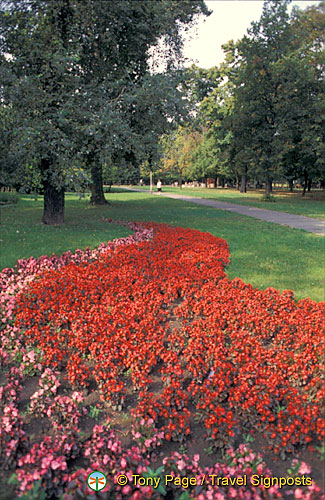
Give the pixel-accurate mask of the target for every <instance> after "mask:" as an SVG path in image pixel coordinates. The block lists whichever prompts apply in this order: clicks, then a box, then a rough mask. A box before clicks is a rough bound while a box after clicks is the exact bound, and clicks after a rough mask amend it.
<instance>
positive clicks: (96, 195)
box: [90, 163, 107, 205]
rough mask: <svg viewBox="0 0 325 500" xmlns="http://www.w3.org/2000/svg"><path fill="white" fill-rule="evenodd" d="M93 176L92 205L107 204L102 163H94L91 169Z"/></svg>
mask: <svg viewBox="0 0 325 500" xmlns="http://www.w3.org/2000/svg"><path fill="white" fill-rule="evenodd" d="M90 172H91V178H92V181H93V182H92V184H91V186H90V189H91V198H90V204H91V205H106V204H107V200H106V199H105V196H104V188H103V169H102V166H101V165H100V164H95V163H92V166H91V169H90Z"/></svg>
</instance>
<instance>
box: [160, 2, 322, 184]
mask: <svg viewBox="0 0 325 500" xmlns="http://www.w3.org/2000/svg"><path fill="white" fill-rule="evenodd" d="M288 4H289V1H287V0H282V1H281V2H279V1H274V0H270V1H267V2H265V3H264V7H263V12H262V16H261V18H260V20H259V21H258V22H255V23H252V25H251V28H250V29H249V30H248V34H247V35H246V36H244V37H243V38H242V39H241V40H239V41H238V42H237V43H234V42H233V41H230V42H229V43H227V44H226V45H224V50H225V53H226V58H225V63H223V64H221V65H220V67H216V68H212V69H210V70H203V69H200V68H196V67H195V66H193V67H192V68H191V69H190V70H189V72H188V78H187V92H188V95H189V96H190V98H191V99H192V102H193V105H194V109H196V111H195V112H194V113H193V119H192V123H191V124H190V125H188V126H187V127H184V126H181V127H179V128H178V130H176V131H173V133H172V134H171V135H169V136H166V137H164V138H163V140H162V149H163V161H162V170H163V171H164V172H169V173H171V172H174V175H175V176H177V177H179V178H180V177H181V176H185V177H186V178H187V179H191V180H193V179H205V178H207V177H214V178H216V177H219V178H221V180H225V179H228V180H229V179H230V180H231V182H234V180H235V181H237V184H238V185H239V184H240V189H241V191H243V192H244V191H246V185H247V181H248V180H251V181H252V180H254V181H257V182H259V183H264V184H265V188H266V194H269V193H270V192H271V190H272V182H273V181H275V180H280V179H281V180H284V179H285V180H286V181H287V182H288V183H289V185H290V186H291V188H292V186H293V183H294V181H299V182H301V183H302V184H303V186H304V190H303V192H305V190H306V188H308V186H310V184H311V182H312V181H321V182H323V183H324V181H325V174H324V41H325V40H324V33H325V30H324V28H325V3H324V2H321V3H320V4H319V5H318V6H314V7H309V8H307V9H306V10H304V11H300V10H298V9H294V10H293V12H292V14H291V18H290V17H289V15H288V12H287V8H288Z"/></svg>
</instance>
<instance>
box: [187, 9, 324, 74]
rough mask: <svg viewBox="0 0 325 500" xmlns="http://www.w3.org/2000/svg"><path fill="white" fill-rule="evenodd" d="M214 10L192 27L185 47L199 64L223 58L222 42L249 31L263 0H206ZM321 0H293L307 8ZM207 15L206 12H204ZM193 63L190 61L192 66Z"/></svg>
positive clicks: (213, 62)
mask: <svg viewBox="0 0 325 500" xmlns="http://www.w3.org/2000/svg"><path fill="white" fill-rule="evenodd" d="M205 3H206V4H207V6H208V8H209V10H212V11H213V13H212V14H211V15H210V17H208V18H205V20H204V19H202V20H201V21H199V23H198V24H197V27H196V28H194V29H192V30H191V31H190V35H191V36H192V37H194V38H193V40H190V39H189V38H190V36H188V41H187V42H186V44H185V47H184V55H185V56H186V57H188V58H192V59H194V60H196V61H194V62H195V63H196V64H197V65H198V66H200V67H202V68H210V67H211V66H216V65H218V64H220V63H221V62H222V61H223V58H224V53H223V50H222V48H221V45H223V44H224V43H226V42H228V40H232V39H233V40H238V39H239V38H241V37H242V36H243V35H245V33H246V31H247V28H249V26H250V24H251V22H252V21H257V20H258V19H259V18H260V16H261V13H262V7H263V0H206V2H205ZM318 4H319V1H309V0H304V1H294V2H292V3H291V4H290V7H289V10H290V11H291V8H292V6H293V5H297V6H298V7H300V8H301V9H305V8H306V7H309V6H310V5H318ZM202 17H203V18H204V16H202ZM190 64H191V63H188V64H187V66H189V65H190Z"/></svg>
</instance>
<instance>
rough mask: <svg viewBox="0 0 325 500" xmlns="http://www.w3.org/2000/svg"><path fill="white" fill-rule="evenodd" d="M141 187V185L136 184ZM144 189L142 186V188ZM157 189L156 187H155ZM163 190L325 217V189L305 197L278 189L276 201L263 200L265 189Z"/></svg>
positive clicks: (147, 187)
mask: <svg viewBox="0 0 325 500" xmlns="http://www.w3.org/2000/svg"><path fill="white" fill-rule="evenodd" d="M134 187H137V188H138V187H139V186H134ZM141 189H142V188H141ZM143 189H147V190H149V186H143ZM154 190H155V191H156V187H155V188H154ZM163 191H165V192H168V193H176V194H182V195H184V196H195V197H198V198H208V199H211V200H218V201H226V202H228V203H236V204H238V205H251V206H254V207H258V208H264V209H266V210H277V211H280V212H288V213H291V214H297V215H305V216H306V217H315V218H316V219H325V203H324V202H325V191H320V190H317V191H311V192H310V193H306V195H305V196H304V197H302V196H301V192H294V193H290V192H288V191H285V190H281V189H276V190H274V192H273V194H272V195H273V197H274V198H275V202H274V203H273V202H265V201H261V198H262V196H263V195H264V190H262V189H260V190H256V191H253V190H252V191H249V192H247V193H240V192H239V191H237V190H236V189H228V188H226V189H222V188H218V189H206V188H188V187H183V189H182V190H180V189H179V188H178V187H172V186H163Z"/></svg>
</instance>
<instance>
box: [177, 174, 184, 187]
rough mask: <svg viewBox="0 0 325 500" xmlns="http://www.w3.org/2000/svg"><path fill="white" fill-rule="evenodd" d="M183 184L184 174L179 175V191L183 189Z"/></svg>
mask: <svg viewBox="0 0 325 500" xmlns="http://www.w3.org/2000/svg"><path fill="white" fill-rule="evenodd" d="M182 184H183V183H182V174H179V176H178V187H179V189H182Z"/></svg>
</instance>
